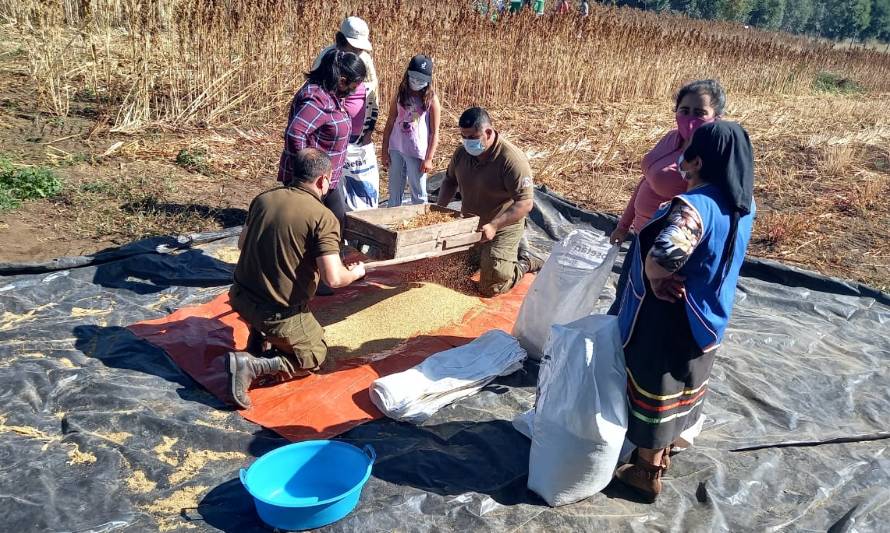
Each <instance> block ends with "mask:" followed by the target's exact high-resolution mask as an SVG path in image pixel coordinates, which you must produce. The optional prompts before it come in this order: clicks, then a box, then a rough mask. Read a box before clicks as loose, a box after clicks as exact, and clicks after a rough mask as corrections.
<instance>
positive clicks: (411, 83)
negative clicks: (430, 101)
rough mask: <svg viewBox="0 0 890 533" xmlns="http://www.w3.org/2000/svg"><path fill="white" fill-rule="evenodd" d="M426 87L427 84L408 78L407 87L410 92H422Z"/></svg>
mask: <svg viewBox="0 0 890 533" xmlns="http://www.w3.org/2000/svg"><path fill="white" fill-rule="evenodd" d="M427 85H429V83H428V82H425V81H423V80H418V79H417V78H412V77H411V76H408V87H410V88H411V90H412V91H422V90H424V89H426V87H427Z"/></svg>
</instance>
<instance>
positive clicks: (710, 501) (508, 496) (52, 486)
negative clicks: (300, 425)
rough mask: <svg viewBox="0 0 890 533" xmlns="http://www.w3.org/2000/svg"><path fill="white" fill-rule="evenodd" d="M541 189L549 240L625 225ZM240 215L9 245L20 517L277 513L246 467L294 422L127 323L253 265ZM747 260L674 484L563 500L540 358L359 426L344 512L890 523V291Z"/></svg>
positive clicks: (710, 527)
mask: <svg viewBox="0 0 890 533" xmlns="http://www.w3.org/2000/svg"><path fill="white" fill-rule="evenodd" d="M536 203H537V207H536V209H535V211H534V213H533V215H532V217H531V221H532V224H531V231H530V234H529V242H530V244H531V246H532V247H533V248H536V249H538V250H539V251H543V250H545V249H547V248H549V246H550V244H551V243H552V241H553V240H554V239H558V238H560V237H562V236H564V235H565V234H566V233H567V232H568V231H570V230H571V228H572V227H586V228H593V229H599V230H602V231H608V230H610V229H611V226H612V224H614V218H612V217H609V216H607V215H600V214H595V213H585V212H583V211H581V210H579V209H577V208H575V207H574V206H572V205H571V204H570V203H568V202H565V201H564V200H562V199H560V198H558V197H556V196H554V195H551V194H549V193H547V192H546V191H545V190H540V191H538V193H537V196H536ZM235 234H236V231H229V232H220V233H217V234H211V235H194V236H191V237H189V238H184V239H175V238H167V239H151V240H147V241H142V242H138V243H133V244H132V245H129V246H127V247H124V248H123V249H121V250H116V251H108V252H104V253H102V254H97V255H96V256H93V257H87V258H68V259H65V260H64V261H55V262H49V263H40V264H32V265H26V266H25V267H24V268H19V267H17V266H16V265H0V270H2V271H3V272H4V273H6V274H7V275H5V276H2V277H0V398H2V407H0V417H2V418H0V434H2V439H0V468H2V475H0V530H2V531H153V530H167V531H179V530H181V531H212V530H217V529H221V530H225V531H233V532H234V531H237V532H248V531H262V530H264V528H263V527H262V525H261V524H260V523H259V521H258V519H257V517H256V515H255V513H254V511H253V503H252V501H251V499H250V497H249V496H248V495H247V493H246V492H245V491H244V489H243V488H242V487H241V486H240V482H239V481H238V480H237V477H238V476H237V473H238V469H239V468H240V467H243V466H247V465H249V464H250V463H251V462H252V460H253V458H254V457H256V456H259V455H262V454H263V453H265V452H267V451H269V450H271V449H274V448H276V447H278V446H281V445H284V444H286V443H287V441H285V440H284V439H282V438H280V437H278V436H277V435H275V434H274V433H272V432H271V431H268V430H264V429H262V428H260V427H258V426H256V425H254V424H251V423H249V422H246V421H244V420H243V419H242V418H241V417H240V416H239V415H238V414H237V413H235V412H232V411H230V410H228V408H227V407H226V406H225V405H223V404H222V403H221V402H219V401H218V400H217V399H215V398H214V397H213V396H211V395H210V394H208V393H207V392H205V391H204V390H203V389H201V388H200V387H199V386H198V385H197V384H196V383H195V382H193V381H192V380H191V379H190V378H189V377H188V376H186V375H185V374H184V373H183V372H182V371H180V370H179V368H178V367H177V366H176V365H175V364H173V363H172V362H171V361H170V359H169V358H168V357H167V356H166V354H164V353H163V352H162V351H161V350H159V349H157V348H155V347H153V346H152V345H150V344H148V343H146V342H145V341H142V340H139V339H137V338H136V337H134V336H133V335H132V334H131V333H130V332H129V331H128V330H126V329H124V326H126V325H128V324H132V323H134V322H137V321H140V320H145V319H151V318H159V317H161V316H163V315H165V314H166V313H168V312H170V311H172V310H173V309H175V308H179V307H183V306H186V305H192V304H197V303H203V302H206V301H208V300H210V299H211V298H213V297H214V296H216V295H218V294H220V293H221V292H223V291H225V290H226V289H227V286H228V283H229V279H230V276H231V270H232V268H233V265H232V264H230V263H227V262H225V261H222V260H220V259H219V258H223V259H225V258H226V257H227V256H226V255H225V254H224V253H222V252H224V251H225V250H230V249H232V248H233V247H234V244H235V239H236V237H235V236H234V235H235ZM159 246H161V247H160V248H158V247H159ZM17 268H19V269H18V270H17ZM744 274H745V276H744V277H743V278H742V280H741V282H740V285H739V291H738V295H737V304H736V307H735V314H734V316H733V320H732V323H731V327H730V332H729V334H728V338H727V340H726V342H725V344H724V347H723V348H722V350H721V352H720V354H719V356H718V360H717V363H716V365H715V368H714V373H713V376H712V378H711V381H710V386H711V393H710V396H709V397H708V400H707V403H706V408H705V414H706V417H707V419H706V423H705V429H704V431H703V433H702V435H701V436H700V437H699V439H698V440H697V442H696V445H695V447H693V448H692V449H690V450H688V451H686V452H683V453H681V454H679V455H678V456H676V458H675V461H674V463H673V466H672V468H671V470H670V471H669V472H668V476H667V478H666V483H665V487H666V488H665V492H664V493H663V494H662V496H661V497H660V498H659V500H658V501H657V503H655V504H645V503H641V502H639V501H637V499H636V498H635V497H634V496H633V494H632V493H630V492H628V491H626V490H624V489H623V488H622V487H620V486H616V485H614V484H613V485H612V486H610V487H608V488H607V489H606V490H605V491H604V492H603V493H600V494H597V495H595V496H593V497H591V498H589V499H587V500H585V501H583V502H581V503H578V504H575V505H571V506H567V507H562V508H556V509H551V508H549V507H547V506H546V505H545V504H544V503H543V501H542V500H540V499H539V498H537V497H536V496H535V495H534V494H533V493H531V492H529V491H528V490H527V489H526V487H525V485H526V475H527V472H528V451H529V442H528V440H527V439H526V438H525V437H523V436H522V435H521V434H519V433H518V432H516V431H515V430H514V429H513V428H512V426H511V424H510V420H511V419H512V418H513V416H514V415H515V414H517V413H519V412H521V411H523V410H525V409H528V408H529V407H531V405H532V403H533V401H534V386H535V380H536V375H537V367H536V365H535V363H532V362H529V363H527V364H526V366H525V368H524V370H522V371H520V372H518V373H516V374H513V375H511V376H508V377H506V378H501V379H499V380H497V381H495V382H494V383H492V384H491V385H489V386H488V387H486V388H485V389H484V390H483V391H482V392H481V393H479V394H477V395H476V396H473V397H471V398H468V399H466V400H463V401H460V402H458V403H457V404H455V405H452V406H450V407H447V408H445V409H443V410H441V411H440V412H439V413H438V414H436V415H435V416H434V417H433V418H432V419H430V420H428V421H427V422H426V423H424V424H423V425H421V426H413V425H410V424H404V423H398V422H394V421H391V420H379V421H375V422H371V423H368V424H364V425H362V426H360V427H358V428H356V429H353V430H352V431H349V432H348V433H346V434H344V435H343V436H342V437H340V438H342V439H343V440H346V441H349V442H353V443H356V444H359V445H364V444H371V445H373V446H374V447H375V449H376V450H377V453H378V457H379V459H378V462H377V464H376V465H375V467H374V472H373V476H372V478H371V480H370V481H369V482H368V484H367V486H366V487H365V490H364V493H363V496H362V500H361V503H360V504H359V507H358V508H357V509H356V510H355V511H354V512H353V513H352V514H351V515H350V516H348V517H347V518H345V519H344V520H342V521H341V522H339V523H337V524H334V525H332V526H329V527H328V528H327V529H329V530H331V531H390V530H398V531H430V530H441V531H569V530H572V531H578V530H632V531H644V530H645V531H648V530H671V531H722V530H731V531H739V530H757V531H763V530H784V529H787V530H795V531H800V530H804V531H809V530H812V531H825V530H831V531H879V530H882V529H886V528H887V524H888V523H890V450H888V447H890V440H888V437H890V423H888V420H890V415H888V412H890V392H888V391H890V365H888V363H890V335H888V333H890V299H888V296H887V295H886V294H883V293H881V292H879V291H876V290H874V289H871V288H869V287H864V286H861V285H857V284H853V283H847V282H843V281H840V280H832V279H827V278H824V277H820V276H816V275H814V274H811V273H807V272H803V271H800V270H797V269H792V268H788V267H784V266H782V265H777V264H774V263H769V262H762V261H750V262H748V263H747V264H746V267H745V270H744ZM615 278H617V273H616V274H615ZM613 295H614V292H612V289H609V290H607V291H606V293H605V294H604V295H603V296H602V298H601V301H600V302H599V305H600V308H601V309H605V308H606V307H608V304H609V303H610V302H611V298H612V297H613Z"/></svg>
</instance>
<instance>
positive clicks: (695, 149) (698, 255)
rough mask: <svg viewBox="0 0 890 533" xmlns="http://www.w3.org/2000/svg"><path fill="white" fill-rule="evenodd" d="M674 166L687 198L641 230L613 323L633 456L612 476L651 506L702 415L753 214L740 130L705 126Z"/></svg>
mask: <svg viewBox="0 0 890 533" xmlns="http://www.w3.org/2000/svg"><path fill="white" fill-rule="evenodd" d="M679 168H680V171H681V174H683V175H684V178H685V179H687V180H688V183H689V185H688V188H687V191H686V192H685V193H684V194H681V195H679V196H676V197H674V199H673V200H672V201H671V202H670V203H665V204H664V205H663V206H662V207H661V209H659V211H658V212H656V214H655V216H654V217H653V218H652V220H651V221H650V222H649V223H648V224H647V225H646V226H644V227H643V229H642V230H641V231H640V232H639V234H638V236H637V242H636V247H635V253H634V256H633V257H632V264H631V270H630V275H629V279H628V284H627V286H626V288H625V291H624V293H623V295H622V300H621V309H620V311H619V317H618V318H619V324H620V326H621V335H622V340H623V341H624V353H625V359H626V364H627V381H628V383H627V391H628V408H629V412H630V417H629V424H628V431H627V438H628V439H629V440H630V441H631V442H633V443H634V444H635V445H636V446H637V453H636V457H635V459H634V460H633V461H632V462H631V463H629V464H626V465H623V466H621V467H619V468H618V470H617V471H616V473H615V475H616V476H617V477H618V479H619V480H621V481H622V482H624V483H625V484H627V485H629V486H631V487H633V488H634V489H636V490H637V491H639V492H641V493H642V494H643V495H645V496H647V497H648V498H650V499H653V500H654V498H655V497H656V496H658V494H659V493H660V492H661V475H662V472H663V471H664V470H665V469H666V468H667V467H668V466H669V465H670V459H669V453H670V448H671V446H672V443H673V442H674V441H675V440H676V439H677V438H678V437H679V436H680V433H682V432H683V431H684V430H686V429H687V428H689V427H691V426H692V425H693V424H695V422H696V420H697V419H698V417H699V416H700V414H701V409H702V404H703V403H704V400H705V396H706V394H707V390H708V378H709V377H710V374H711V367H712V366H713V364H714V358H715V354H716V352H717V348H718V347H719V346H720V342H721V341H722V339H723V334H724V332H725V330H726V325H727V323H728V322H729V317H730V315H731V313H732V305H733V298H734V296H735V289H736V284H737V282H738V277H739V270H740V269H741V266H742V262H743V260H744V257H745V251H746V249H747V247H748V241H749V240H750V238H751V229H752V226H753V221H754V212H755V204H754V199H753V187H754V158H753V154H752V149H751V142H750V140H749V138H748V134H747V132H746V131H745V130H744V129H743V128H742V127H741V126H740V125H738V124H736V123H733V122H725V121H720V122H715V123H712V124H706V125H704V126H701V127H700V128H699V129H698V130H696V132H695V134H694V135H693V138H692V142H691V143H690V145H689V147H688V148H687V149H686V151H685V152H684V153H683V155H681V156H680V164H679Z"/></svg>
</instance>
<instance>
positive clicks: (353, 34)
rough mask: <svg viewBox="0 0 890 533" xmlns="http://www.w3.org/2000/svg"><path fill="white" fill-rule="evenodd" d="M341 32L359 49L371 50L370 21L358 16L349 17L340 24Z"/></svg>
mask: <svg viewBox="0 0 890 533" xmlns="http://www.w3.org/2000/svg"><path fill="white" fill-rule="evenodd" d="M340 33H342V34H343V36H344V37H346V41H347V42H348V43H349V44H351V45H352V46H354V47H356V48H358V49H359V50H367V51H369V52H370V51H371V50H372V48H371V30H369V29H368V23H367V22H365V21H364V20H362V19H360V18H358V17H347V18H346V19H345V20H343V23H342V24H340Z"/></svg>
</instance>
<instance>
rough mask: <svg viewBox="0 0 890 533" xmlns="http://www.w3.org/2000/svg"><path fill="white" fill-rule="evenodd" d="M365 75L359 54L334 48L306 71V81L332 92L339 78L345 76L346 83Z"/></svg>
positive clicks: (366, 72) (360, 79) (356, 80)
mask: <svg viewBox="0 0 890 533" xmlns="http://www.w3.org/2000/svg"><path fill="white" fill-rule="evenodd" d="M367 75H368V71H367V69H366V68H365V62H364V61H362V60H361V58H360V57H359V56H357V55H355V54H353V53H352V52H343V51H341V50H337V49H336V48H334V49H331V50H328V51H327V52H326V53H325V55H324V56H323V57H322V58H321V63H319V64H318V67H317V68H316V69H315V70H312V71H310V72H308V73H306V81H308V82H309V83H314V84H315V85H319V86H321V87H322V88H323V89H324V90H326V91H328V92H334V91H336V90H337V85H338V84H339V82H340V78H345V79H346V83H355V82H362V81H364V80H365V77H366V76H367Z"/></svg>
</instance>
